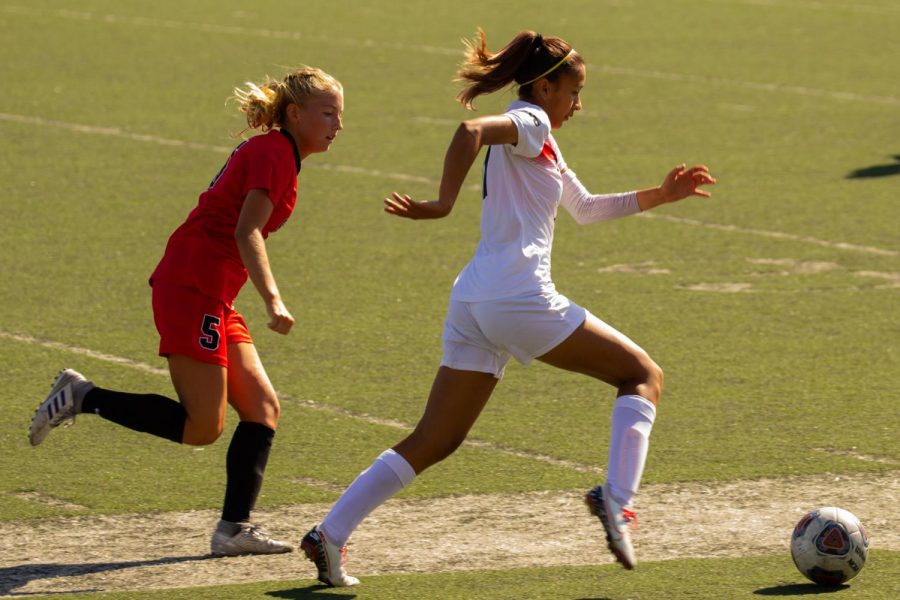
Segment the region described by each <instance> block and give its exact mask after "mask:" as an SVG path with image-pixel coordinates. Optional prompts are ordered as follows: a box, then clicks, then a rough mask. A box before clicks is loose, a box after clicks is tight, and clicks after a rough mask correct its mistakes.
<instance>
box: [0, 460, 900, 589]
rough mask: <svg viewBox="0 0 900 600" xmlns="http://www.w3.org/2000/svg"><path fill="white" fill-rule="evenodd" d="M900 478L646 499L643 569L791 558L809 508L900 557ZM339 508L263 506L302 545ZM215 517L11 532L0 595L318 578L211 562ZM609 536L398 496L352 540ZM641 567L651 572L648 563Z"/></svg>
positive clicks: (397, 550) (496, 555) (514, 504)
mask: <svg viewBox="0 0 900 600" xmlns="http://www.w3.org/2000/svg"><path fill="white" fill-rule="evenodd" d="M897 498H900V471H889V472H885V473H880V474H863V475H853V476H846V475H842V476H833V475H832V476H816V477H791V478H784V479H761V480H753V481H734V482H727V483H712V484H708V485H706V484H698V483H690V484H668V485H654V486H646V487H645V488H644V489H642V490H641V493H640V496H639V499H638V505H637V510H638V513H639V515H640V523H641V530H640V531H639V532H638V533H637V534H636V536H635V546H636V550H637V555H638V559H639V560H640V561H645V562H646V561H656V560H667V559H673V558H687V557H727V556H753V555H765V554H771V553H781V554H783V555H784V556H785V560H787V561H789V560H790V559H789V557H788V545H789V538H790V533H791V529H792V527H793V525H794V523H795V522H796V521H797V520H798V519H799V518H800V517H801V516H802V514H803V513H804V512H806V511H807V510H811V509H813V508H818V507H820V506H840V507H843V508H846V509H848V510H850V511H851V512H853V513H855V514H856V516H857V517H859V518H860V519H861V520H862V521H863V523H864V524H865V525H866V526H867V528H868V530H869V532H870V534H871V536H872V543H873V546H874V547H876V548H886V549H893V550H900V531H898V530H897V528H896V523H897V522H900V504H898V502H897ZM328 508H329V506H327V505H321V504H315V505H300V506H290V507H282V508H279V509H274V510H266V511H259V513H258V514H257V515H256V518H257V520H258V521H259V522H261V523H264V524H265V526H266V527H267V529H268V530H269V531H271V532H272V533H273V534H275V535H276V537H279V538H281V539H288V540H290V541H292V542H297V541H298V540H299V538H300V537H301V536H302V535H303V533H304V532H305V531H306V530H307V529H308V528H309V527H310V526H312V525H313V524H314V523H316V522H318V521H319V520H320V519H321V518H322V516H323V515H324V514H325V513H326V511H327V510H328ZM217 518H218V514H217V511H193V512H182V513H162V514H154V515H115V516H95V517H78V518H66V519H52V520H45V521H12V522H5V523H0V597H10V596H20V595H23V594H38V593H65V592H77V591H81V592H84V591H124V590H148V589H161V588H179V587H191V586H205V585H218V584H234V583H246V582H254V581H280V580H291V579H313V578H314V577H315V569H314V567H313V565H312V564H311V563H309V562H307V561H306V560H305V559H304V557H303V555H302V554H300V553H292V554H286V555H280V556H253V557H238V558H218V559H214V558H207V557H206V553H207V552H208V551H209V546H208V544H209V536H210V534H211V532H212V529H213V527H214V525H215V522H216V519H217ZM610 562H612V559H611V556H610V555H609V554H608V553H607V552H606V550H605V544H604V543H602V534H601V527H600V524H599V522H596V521H595V520H594V519H593V517H589V516H588V514H587V512H586V509H585V507H584V505H583V504H582V492H581V491H566V492H537V493H523V494H515V495H493V494H492V495H477V496H455V497H448V498H437V499H428V500H396V501H390V502H388V503H387V504H385V505H384V506H382V507H381V508H380V509H378V510H377V511H375V512H374V513H373V514H372V515H371V516H370V517H369V519H368V520H367V521H365V522H364V523H363V525H362V526H361V527H360V529H359V530H358V531H357V532H356V534H355V535H354V537H353V539H352V540H351V544H350V561H349V563H348V570H349V572H350V573H352V574H355V575H357V576H360V577H361V578H363V584H365V577H366V576H367V575H376V574H383V573H416V572H429V573H431V572H439V571H467V570H468V571H477V570H483V569H511V568H517V567H533V566H542V567H546V566H561V565H585V564H607V563H610ZM638 568H640V565H639V566H638Z"/></svg>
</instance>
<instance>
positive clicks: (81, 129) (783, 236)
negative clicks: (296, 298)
mask: <svg viewBox="0 0 900 600" xmlns="http://www.w3.org/2000/svg"><path fill="white" fill-rule="evenodd" d="M0 121H9V122H13V123H23V124H26V125H41V126H44V127H57V128H60V129H66V130H69V131H74V132H77V133H87V134H91V135H108V136H113V137H119V138H123V139H127V140H133V141H138V142H150V143H154V144H161V145H164V146H179V147H185V148H192V149H195V150H208V151H213V152H221V153H223V154H225V153H228V152H231V150H232V148H230V147H227V146H216V145H213V144H198V143H196V142H185V141H183V140H173V139H169V138H163V137H159V136H156V135H146V134H141V133H131V132H129V131H125V130H123V129H120V128H118V127H95V126H92V125H81V124H78V123H67V122H65V121H56V120H53V119H45V118H42V117H30V116H27V115H16V114H11V113H4V112H0ZM310 168H314V169H321V170H325V171H338V172H342V173H354V174H357V175H366V176H369V177H379V178H384V179H394V180H397V181H405V182H416V183H426V184H428V185H440V182H439V181H438V180H436V179H429V178H427V177H419V176H417V175H408V174H406V173H393V172H389V171H380V170H378V169H366V168H363V167H354V166H351V165H327V164H325V165H322V164H319V165H316V164H313V165H310ZM466 189H471V190H479V189H481V186H479V185H477V184H474V185H470V186H467V187H466ZM638 216H639V217H643V218H647V219H657V220H661V221H669V222H672V223H678V224H681V225H692V226H695V227H704V228H707V229H715V230H718V231H726V232H731V233H742V234H746V235H756V236H762V237H768V238H775V239H780V240H787V241H792V242H803V243H807V244H815V245H817V246H825V247H828V248H833V249H835V250H847V251H852V252H865V253H868V254H877V255H880V256H900V252H897V251H895V250H886V249H884V248H875V247H872V246H860V245H858V244H850V243H847V242H832V241H828V240H820V239H818V238H814V237H810V236H801V235H795V234H792V233H784V232H781V231H768V230H765V229H753V228H748V227H738V226H736V225H721V224H719V223H708V222H706V221H698V220H696V219H685V218H682V217H672V216H669V215H660V214H653V213H641V214H639V215H638Z"/></svg>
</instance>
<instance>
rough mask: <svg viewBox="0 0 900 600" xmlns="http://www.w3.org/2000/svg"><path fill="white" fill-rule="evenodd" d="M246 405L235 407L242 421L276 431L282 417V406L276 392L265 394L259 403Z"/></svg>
mask: <svg viewBox="0 0 900 600" xmlns="http://www.w3.org/2000/svg"><path fill="white" fill-rule="evenodd" d="M244 404H245V405H242V406H235V410H237V413H238V416H239V417H240V419H241V421H253V422H254V423H262V424H263V425H265V426H267V427H269V428H271V429H275V428H276V427H277V426H278V419H279V418H280V417H281V404H280V403H279V402H278V396H276V395H275V393H274V392H273V393H271V394H264V395H263V396H262V397H261V399H260V400H259V401H257V402H255V403H253V404H249V403H244Z"/></svg>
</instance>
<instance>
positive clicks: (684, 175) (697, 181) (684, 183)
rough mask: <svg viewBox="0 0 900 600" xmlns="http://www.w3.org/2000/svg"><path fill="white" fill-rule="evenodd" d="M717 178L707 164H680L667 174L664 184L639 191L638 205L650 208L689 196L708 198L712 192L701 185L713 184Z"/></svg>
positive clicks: (644, 208) (642, 207)
mask: <svg viewBox="0 0 900 600" xmlns="http://www.w3.org/2000/svg"><path fill="white" fill-rule="evenodd" d="M715 183H716V180H715V178H714V177H713V176H712V175H711V174H710V173H709V168H708V167H707V166H706V165H696V166H693V167H690V168H687V167H686V166H685V165H684V164H681V165H678V166H677V167H675V168H674V169H672V170H671V171H669V174H668V175H666V178H665V180H663V182H662V185H660V186H659V187H655V188H649V189H646V190H640V191H639V192H638V193H637V201H638V205H639V206H640V207H641V210H642V211H644V210H650V209H651V208H655V207H657V206H659V205H660V204H666V203H669V202H678V201H679V200H683V199H685V198H687V197H688V196H702V197H704V198H708V197H709V196H710V195H711V194H710V192H708V191H706V190H701V189H700V186H701V185H713V184H715Z"/></svg>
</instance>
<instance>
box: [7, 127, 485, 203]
mask: <svg viewBox="0 0 900 600" xmlns="http://www.w3.org/2000/svg"><path fill="white" fill-rule="evenodd" d="M0 121H9V122H12V123H22V124H25V125H40V126H43V127H56V128H58V129H66V130H68V131H74V132H76V133H86V134H89V135H107V136H111V137H117V138H120V139H126V140H132V141H135V142H149V143H152V144H158V145H160V146H172V147H177V148H189V149H191V150H203V151H206V152H216V153H221V154H228V153H229V152H231V151H232V150H233V149H234V148H233V147H229V146H217V145H215V144H201V143H197V142H186V141H184V140H175V139H170V138H164V137H160V136H158V135H149V134H144V133H133V132H129V131H125V130H124V129H120V128H118V127H97V126H94V125H81V124H78V123H67V122H65V121H55V120H53V119H44V118H42V117H29V116H26V115H16V114H11V113H3V112H0ZM304 168H312V169H319V170H322V171H337V172H340V173H352V174H354V175H366V176H369V177H380V178H384V179H394V180H397V181H403V182H406V183H410V182H414V183H425V184H429V185H434V186H437V185H439V184H440V182H439V181H437V180H436V179H429V178H428V177H419V176H417V175H407V174H405V173H391V172H389V171H381V170H379V169H366V168H363V167H354V166H350V165H329V164H306V163H304ZM469 187H472V188H474V189H481V187H480V186H469ZM467 189H468V188H467Z"/></svg>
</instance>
